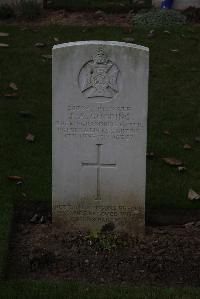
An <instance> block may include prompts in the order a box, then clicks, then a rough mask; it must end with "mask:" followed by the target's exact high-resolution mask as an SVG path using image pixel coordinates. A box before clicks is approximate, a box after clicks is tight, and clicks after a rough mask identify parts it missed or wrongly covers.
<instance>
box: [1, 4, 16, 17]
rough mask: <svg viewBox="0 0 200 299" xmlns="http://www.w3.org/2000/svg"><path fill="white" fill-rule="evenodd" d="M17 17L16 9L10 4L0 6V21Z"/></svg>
mask: <svg viewBox="0 0 200 299" xmlns="http://www.w3.org/2000/svg"><path fill="white" fill-rule="evenodd" d="M14 16H15V12H14V9H13V8H12V6H11V5H9V4H1V5H0V19H8V18H12V17H14Z"/></svg>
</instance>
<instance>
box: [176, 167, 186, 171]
mask: <svg viewBox="0 0 200 299" xmlns="http://www.w3.org/2000/svg"><path fill="white" fill-rule="evenodd" d="M185 170H187V168H186V167H185V166H178V171H179V172H183V171H185Z"/></svg>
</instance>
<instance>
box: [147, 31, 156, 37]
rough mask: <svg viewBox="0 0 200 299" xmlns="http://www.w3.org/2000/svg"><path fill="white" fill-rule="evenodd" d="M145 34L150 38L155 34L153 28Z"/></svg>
mask: <svg viewBox="0 0 200 299" xmlns="http://www.w3.org/2000/svg"><path fill="white" fill-rule="evenodd" d="M147 36H148V37H151V38H152V37H154V36H155V30H150V31H149V33H148V35H147Z"/></svg>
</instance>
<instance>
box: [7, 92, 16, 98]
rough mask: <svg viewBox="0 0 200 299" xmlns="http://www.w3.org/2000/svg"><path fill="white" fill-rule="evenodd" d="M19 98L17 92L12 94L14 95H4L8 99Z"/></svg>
mask: <svg viewBox="0 0 200 299" xmlns="http://www.w3.org/2000/svg"><path fill="white" fill-rule="evenodd" d="M16 96H17V93H16V92H12V93H5V94H4V97H6V98H14V97H16Z"/></svg>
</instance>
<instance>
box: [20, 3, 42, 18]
mask: <svg viewBox="0 0 200 299" xmlns="http://www.w3.org/2000/svg"><path fill="white" fill-rule="evenodd" d="M41 14H42V7H41V4H39V3H38V2H37V0H20V1H19V3H18V4H17V16H18V17H19V18H20V19H23V20H26V21H34V20H36V19H38V18H39V17H40V16H41Z"/></svg>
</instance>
